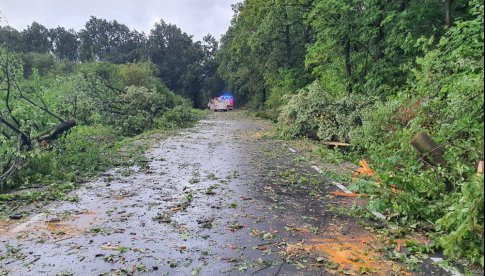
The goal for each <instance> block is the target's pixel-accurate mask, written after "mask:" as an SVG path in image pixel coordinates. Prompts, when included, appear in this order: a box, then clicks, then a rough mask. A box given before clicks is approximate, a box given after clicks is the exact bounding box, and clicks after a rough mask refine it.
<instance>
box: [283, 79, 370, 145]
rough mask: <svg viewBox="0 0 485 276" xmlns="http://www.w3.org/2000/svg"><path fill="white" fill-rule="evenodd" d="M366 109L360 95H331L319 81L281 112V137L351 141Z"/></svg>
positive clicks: (291, 98) (290, 99) (293, 98)
mask: <svg viewBox="0 0 485 276" xmlns="http://www.w3.org/2000/svg"><path fill="white" fill-rule="evenodd" d="M365 105H366V102H365V101H364V100H363V98H362V97H360V96H359V95H354V94H345V93H344V94H342V95H336V94H332V93H328V92H327V91H326V90H325V88H324V87H323V86H322V85H321V84H320V83H319V82H318V81H315V82H314V83H312V84H311V85H309V86H308V87H306V88H303V89H301V90H300V91H299V92H298V93H297V94H295V95H292V96H290V98H289V101H288V104H286V105H284V106H283V107H282V108H281V113H280V116H279V123H280V129H281V133H282V135H283V136H286V137H310V138H313V139H321V140H325V141H342V142H345V141H349V140H350V136H349V133H350V130H351V129H352V128H353V127H355V126H358V125H359V124H360V110H361V109H362V108H363V106H365Z"/></svg>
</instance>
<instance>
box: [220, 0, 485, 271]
mask: <svg viewBox="0 0 485 276" xmlns="http://www.w3.org/2000/svg"><path fill="white" fill-rule="evenodd" d="M447 3H451V5H447ZM234 10H235V16H234V18H233V21H232V25H231V27H230V28H229V31H228V32H227V33H226V34H225V36H224V37H223V39H222V49H221V51H220V53H219V55H218V58H219V60H220V64H221V66H220V68H219V72H220V74H221V76H223V78H224V80H225V81H227V82H228V84H229V86H230V87H231V88H234V89H235V90H236V93H237V94H238V95H239V96H240V97H241V98H242V99H243V100H245V101H247V102H250V103H251V105H252V106H255V107H257V108H258V109H259V110H258V115H260V116H264V117H266V118H272V119H274V118H278V121H279V129H280V133H281V134H282V136H284V137H310V138H312V139H319V140H320V139H321V140H335V141H346V142H350V143H352V144H353V145H354V147H353V149H354V152H352V154H353V157H355V156H356V155H360V156H359V158H365V159H367V160H368V161H369V162H370V163H371V166H372V167H373V168H374V169H375V171H376V172H377V173H378V175H379V178H378V179H366V180H362V181H360V182H358V183H356V184H355V185H354V187H353V188H354V189H357V190H359V191H361V192H364V193H367V194H369V201H368V207H369V208H370V209H372V210H376V211H380V212H382V213H384V214H386V215H387V216H388V217H389V219H390V220H391V222H392V223H397V224H401V225H414V226H416V225H418V226H421V227H423V228H426V229H429V227H430V226H433V225H435V226H436V227H437V230H436V234H435V237H436V241H437V242H436V244H438V245H440V246H441V247H442V248H443V249H444V252H445V254H446V255H448V256H450V257H451V258H453V257H464V258H467V259H469V260H470V261H472V262H474V263H481V265H482V266H483V192H482V190H483V177H478V178H477V177H476V174H475V170H476V168H475V166H476V163H477V162H478V161H479V160H482V159H483V154H484V142H483V140H484V134H483V133H484V115H483V114H484V109H483V106H484V87H483V81H484V80H483V74H484V71H483V70H484V69H483V66H484V64H483V52H484V48H483V44H484V31H483V23H484V22H483V3H482V2H481V1H477V0H471V1H468V0H463V1H441V0H431V1H405V0H403V1H387V2H386V1H374V0H364V1H361V0H349V1H337V0H314V1H290V0H281V1H271V2H269V1H261V0H248V1H244V2H243V3H241V4H239V5H236V6H235V8H234ZM445 14H448V15H449V17H445V16H444V15H445ZM270 26H271V27H270ZM288 34H290V35H288ZM301 45H304V48H303V49H302V48H300V46H301ZM315 79H316V81H314V80H315ZM262 107H265V108H266V109H264V108H262ZM419 131H426V132H427V133H428V134H430V136H431V137H432V138H433V139H434V140H435V141H436V142H438V143H439V144H441V145H443V146H444V148H445V156H444V158H445V159H446V163H447V165H446V166H443V167H441V168H438V167H433V166H426V165H425V164H423V162H421V159H420V158H421V156H419V154H417V153H416V151H415V150H414V149H413V148H412V147H411V145H410V144H409V143H410V141H411V140H412V139H413V137H414V136H415V135H416V133H417V132H419ZM317 154H318V153H317ZM320 154H322V155H327V153H326V152H320ZM330 156H332V155H331V154H330ZM335 161H338V160H335ZM445 183H451V185H452V186H453V187H454V190H453V191H452V192H451V193H448V192H446V190H445V186H446V185H445ZM389 185H394V187H396V188H397V189H398V190H399V191H400V192H398V193H394V192H393V191H392V190H391V189H390V188H389ZM473 191H474V192H473Z"/></svg>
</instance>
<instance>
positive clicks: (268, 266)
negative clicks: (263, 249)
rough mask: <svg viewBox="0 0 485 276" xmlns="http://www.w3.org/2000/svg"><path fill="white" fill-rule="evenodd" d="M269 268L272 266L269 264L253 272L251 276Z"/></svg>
mask: <svg viewBox="0 0 485 276" xmlns="http://www.w3.org/2000/svg"><path fill="white" fill-rule="evenodd" d="M271 266H273V264H269V265H266V266H263V267H262V268H260V269H258V270H256V271H254V272H253V274H252V275H256V273H258V272H261V271H263V270H265V269H267V268H270V267H271Z"/></svg>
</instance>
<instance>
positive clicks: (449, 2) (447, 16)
mask: <svg viewBox="0 0 485 276" xmlns="http://www.w3.org/2000/svg"><path fill="white" fill-rule="evenodd" d="M453 1H454V0H445V2H444V6H445V24H446V27H447V28H451V26H452V25H453V17H452V14H451V6H452V5H453Z"/></svg>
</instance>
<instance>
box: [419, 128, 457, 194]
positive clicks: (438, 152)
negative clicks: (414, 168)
mask: <svg viewBox="0 0 485 276" xmlns="http://www.w3.org/2000/svg"><path fill="white" fill-rule="evenodd" d="M411 145H412V146H413V147H414V148H415V149H416V150H417V151H418V152H419V153H420V154H422V155H423V157H422V158H423V159H424V160H425V161H426V162H427V163H429V164H431V165H433V166H441V167H446V165H447V164H446V160H445V159H444V158H443V154H444V153H445V149H444V147H443V146H440V145H438V144H437V143H436V142H435V141H433V139H431V137H429V136H428V134H426V133H425V132H424V131H420V132H418V134H416V137H414V139H413V140H412V141H411ZM445 186H446V191H448V192H451V191H452V190H453V185H452V183H451V182H450V180H448V179H446V180H445Z"/></svg>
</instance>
